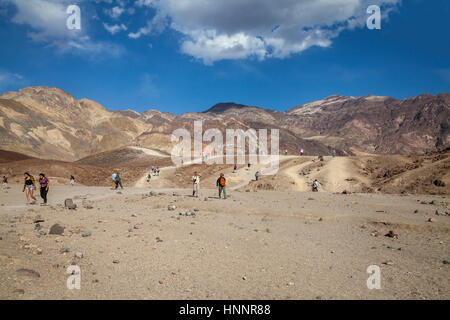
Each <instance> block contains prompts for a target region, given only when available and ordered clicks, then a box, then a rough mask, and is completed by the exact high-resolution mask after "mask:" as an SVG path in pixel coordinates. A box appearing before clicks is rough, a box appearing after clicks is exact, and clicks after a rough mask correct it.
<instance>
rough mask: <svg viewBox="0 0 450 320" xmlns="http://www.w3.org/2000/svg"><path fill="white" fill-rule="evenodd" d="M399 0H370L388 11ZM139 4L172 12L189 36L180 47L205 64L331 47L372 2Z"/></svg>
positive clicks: (144, 0) (361, 20) (162, 0)
mask: <svg viewBox="0 0 450 320" xmlns="http://www.w3.org/2000/svg"><path fill="white" fill-rule="evenodd" d="M400 1H401V0H372V1H370V4H371V5H372V4H378V5H380V6H382V9H383V11H382V12H384V17H386V16H387V14H388V12H389V10H391V9H392V8H395V7H396V5H397V4H399V3H400ZM135 4H136V5H138V6H149V7H152V8H154V9H156V10H157V12H158V14H157V15H159V16H160V18H159V19H161V17H167V18H169V19H170V20H171V25H170V26H171V28H173V29H175V30H177V31H179V32H180V33H182V34H183V35H184V36H185V39H184V40H183V42H182V45H181V50H182V51H183V52H184V53H186V54H189V55H191V56H193V57H195V58H198V59H201V60H203V61H204V63H206V64H212V63H214V62H215V61H218V60H222V59H243V58H249V57H256V58H257V59H265V58H284V57H287V56H289V55H291V54H296V53H300V52H302V51H304V50H306V49H308V48H310V47H311V46H321V47H328V46H330V45H331V43H332V40H333V38H335V37H337V36H338V35H339V33H340V32H342V31H343V30H346V29H354V28H357V27H363V26H364V25H365V21H366V18H367V13H366V9H367V7H368V5H369V4H368V3H367V1H365V0H364V1H363V0H277V1H274V0H245V1H244V0H227V1H217V0H189V1H181V0H137V1H136V2H135ZM150 24H151V22H150ZM150 29H151V28H150ZM146 30H147V29H146ZM147 31H148V30H147ZM150 32H151V30H150V31H149V32H148V33H150ZM148 33H145V32H140V33H139V32H138V33H137V34H135V36H136V37H139V36H142V35H145V34H148Z"/></svg>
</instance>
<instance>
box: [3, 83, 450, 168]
mask: <svg viewBox="0 0 450 320" xmlns="http://www.w3.org/2000/svg"><path fill="white" fill-rule="evenodd" d="M449 111H450V94H447V93H443V94H439V95H426V94H424V95H420V96H417V97H412V98H408V99H405V100H397V99H394V98H390V97H378V96H365V97H345V96H339V95H336V96H331V97H328V98H326V99H324V100H320V101H314V102H311V103H307V104H305V105H301V106H297V107H294V108H292V109H290V110H287V111H286V112H279V111H274V110H269V109H264V108H260V107H256V106H245V105H240V104H236V103H219V104H217V105H215V106H213V107H212V108H210V109H208V110H206V111H205V112H202V113H190V112H188V113H185V114H182V115H176V114H171V113H166V112H160V111H157V110H150V111H147V112H143V113H138V112H136V111H133V110H126V111H115V112H112V111H108V110H107V109H105V108H104V107H103V106H101V105H100V104H98V103H97V102H95V101H92V100H88V99H81V100H76V99H74V97H73V96H72V95H70V94H69V93H66V92H64V91H62V90H60V89H57V88H49V87H28V88H24V89H21V90H20V91H19V92H7V93H4V94H2V95H0V149H3V150H7V151H13V152H19V153H21V154H25V155H28V156H31V157H38V158H42V159H55V160H64V161H76V160H80V159H82V158H85V157H89V156H92V155H94V154H98V153H102V152H106V151H111V150H116V149H121V148H123V147H126V146H140V147H144V148H148V149H153V150H156V151H159V152H162V153H170V151H171V149H172V147H173V143H172V142H171V134H172V132H173V131H174V130H175V129H178V128H186V129H188V130H190V131H191V132H192V131H193V122H194V120H202V121H203V130H206V129H209V128H217V129H219V130H221V131H222V132H225V129H238V128H240V129H244V130H247V129H249V128H253V129H260V128H264V129H280V150H283V151H284V150H288V151H289V153H298V152H299V150H300V149H301V148H303V149H304V150H305V153H306V154H307V155H308V154H309V155H325V154H330V152H331V150H333V149H335V150H337V152H338V154H342V155H363V154H420V153H424V152H428V151H436V150H440V149H444V148H446V147H448V146H449V145H450V136H449Z"/></svg>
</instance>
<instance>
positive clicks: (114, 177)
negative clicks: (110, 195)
mask: <svg viewBox="0 0 450 320" xmlns="http://www.w3.org/2000/svg"><path fill="white" fill-rule="evenodd" d="M116 177H117V173H115V172H113V174H112V175H111V179H112V188H111V189H114V188H116V186H117V183H116Z"/></svg>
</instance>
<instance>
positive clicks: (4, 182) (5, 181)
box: [2, 176, 8, 190]
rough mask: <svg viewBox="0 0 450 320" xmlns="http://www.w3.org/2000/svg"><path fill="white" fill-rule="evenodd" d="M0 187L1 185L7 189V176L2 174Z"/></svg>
mask: <svg viewBox="0 0 450 320" xmlns="http://www.w3.org/2000/svg"><path fill="white" fill-rule="evenodd" d="M2 187H3V190H6V189H8V178H7V177H6V176H3V179H2Z"/></svg>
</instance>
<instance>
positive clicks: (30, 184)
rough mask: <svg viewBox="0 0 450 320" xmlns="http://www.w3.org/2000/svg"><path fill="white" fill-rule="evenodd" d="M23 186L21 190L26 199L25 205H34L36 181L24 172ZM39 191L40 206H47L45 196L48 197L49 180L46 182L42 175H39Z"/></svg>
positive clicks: (35, 200)
mask: <svg viewBox="0 0 450 320" xmlns="http://www.w3.org/2000/svg"><path fill="white" fill-rule="evenodd" d="M23 175H24V178H25V181H24V184H23V190H22V192H25V194H26V197H27V204H28V205H29V204H36V202H37V199H36V197H35V196H34V191H35V190H36V181H35V179H34V177H33V176H32V175H31V174H29V173H28V172H25V173H24V174H23ZM38 182H39V191H40V195H41V198H42V201H43V202H42V203H41V205H42V206H45V205H47V195H48V190H49V187H50V180H48V178H47V177H46V176H45V174H44V173H40V174H39V180H38ZM30 199H33V201H32V202H31V201H30Z"/></svg>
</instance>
